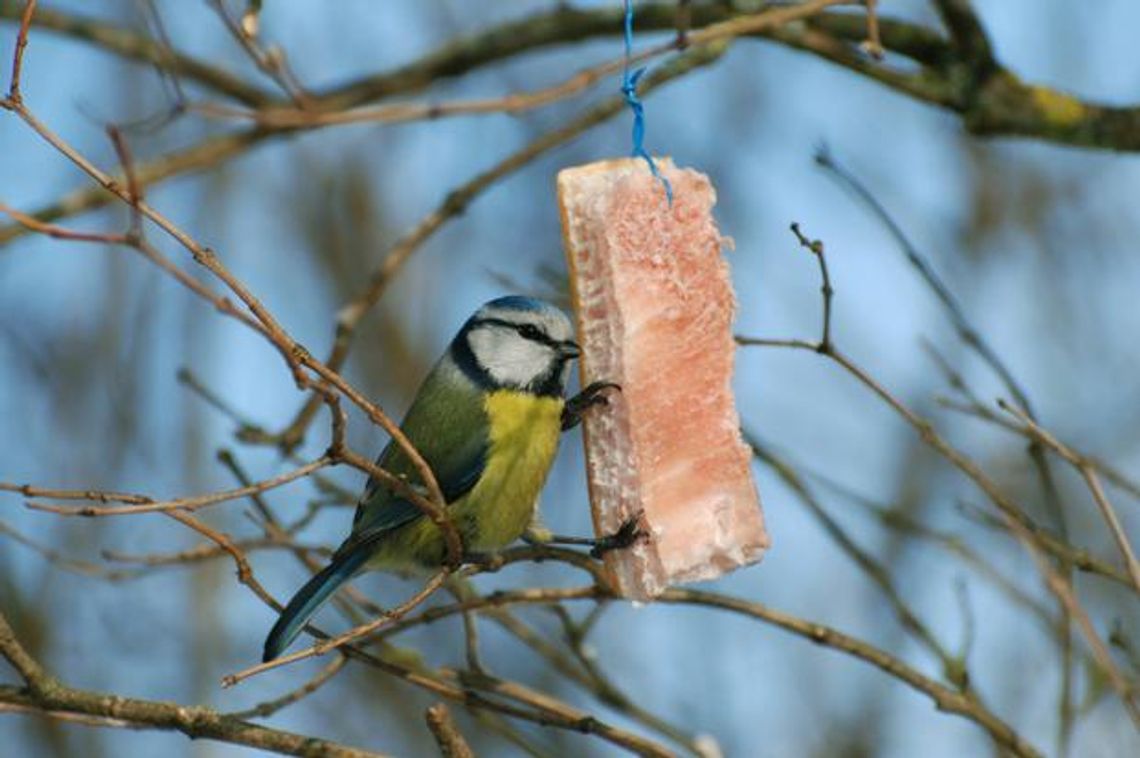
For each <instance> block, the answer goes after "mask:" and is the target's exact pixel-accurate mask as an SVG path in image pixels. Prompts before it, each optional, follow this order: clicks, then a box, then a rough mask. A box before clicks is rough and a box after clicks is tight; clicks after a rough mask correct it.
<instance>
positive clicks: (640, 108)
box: [621, 0, 673, 207]
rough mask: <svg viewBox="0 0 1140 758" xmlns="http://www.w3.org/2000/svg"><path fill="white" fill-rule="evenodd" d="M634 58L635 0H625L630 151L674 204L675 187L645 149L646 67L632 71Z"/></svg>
mask: <svg viewBox="0 0 1140 758" xmlns="http://www.w3.org/2000/svg"><path fill="white" fill-rule="evenodd" d="M632 58H633V0H625V68H624V70H623V71H622V75H621V93H622V95H624V96H625V102H626V104H627V105H629V109H630V110H631V111H633V151H632V152H631V153H630V154H631V155H632V156H633V157H635V158H644V159H645V162H646V163H648V164H649V170H650V171H651V172H653V175H654V176H655V177H657V179H658V180H659V181H660V182H661V184H662V185H664V187H665V197H666V198H668V199H669V205H670V207H672V205H673V187H672V185H670V184H669V180H668V179H666V178H665V176H664V175H663V174H662V173H661V172H660V171H658V170H657V163H656V162H655V161H654V160H653V156H651V155H650V154H649V153H648V152H647V151H646V150H645V105H644V104H643V103H642V102H641V99H640V98H639V97H638V96H637V83H638V82H639V81H640V80H641V77H642V75H644V74H645V67H644V66H643V67H641V68H639V69H636V70H634V71H630V69H629V62H630V60H632Z"/></svg>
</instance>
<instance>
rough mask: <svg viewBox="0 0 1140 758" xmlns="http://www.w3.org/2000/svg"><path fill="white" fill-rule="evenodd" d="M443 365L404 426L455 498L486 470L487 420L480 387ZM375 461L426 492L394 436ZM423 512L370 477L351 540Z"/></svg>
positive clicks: (383, 530)
mask: <svg viewBox="0 0 1140 758" xmlns="http://www.w3.org/2000/svg"><path fill="white" fill-rule="evenodd" d="M441 368H442V367H437V368H436V370H434V371H433V372H432V373H431V374H430V375H429V376H428V378H427V379H426V380H425V381H424V384H423V386H422V387H421V388H420V392H419V394H418V395H417V396H416V399H415V401H414V402H413V403H412V407H411V408H409V409H408V414H407V416H405V417H404V422H403V423H402V424H401V425H400V428H401V429H402V430H403V432H404V434H406V435H407V437H408V439H409V441H410V442H411V443H412V445H413V446H415V448H416V449H417V450H418V451H419V453H420V455H422V456H423V457H424V459H425V460H426V461H427V463H428V465H429V466H431V470H432V472H433V473H434V474H435V477H436V481H437V482H438V483H439V487H440V489H441V490H442V491H443V496H444V499H445V500H446V501H447V502H448V503H453V502H455V501H456V500H458V499H459V498H461V497H462V496H463V495H465V494H467V492H468V491H469V490H470V489H471V488H472V487H474V486H475V483H476V482H477V481H478V480H479V477H480V475H481V474H482V473H483V467H484V465H485V463H486V458H487V447H488V440H489V436H488V431H489V423H488V420H487V414H486V411H485V410H484V408H483V393H482V392H481V391H480V390H479V388H477V387H476V386H474V385H473V384H471V383H470V382H468V381H467V380H466V379H465V378H463V377H459V376H456V374H454V373H449V372H447V371H446V370H441ZM376 462H377V465H379V466H380V467H381V468H383V469H385V470H387V471H389V472H391V473H392V474H395V475H396V476H402V477H406V480H407V482H408V483H409V484H410V485H412V486H413V487H414V488H415V489H416V490H417V491H420V492H423V493H424V494H425V495H426V494H427V488H426V487H424V486H423V484H422V482H421V480H420V476H419V473H418V472H417V471H416V467H415V465H413V463H412V462H411V460H410V459H409V458H408V456H407V454H406V453H405V452H404V450H403V448H401V447H400V446H399V445H398V444H396V443H395V442H389V443H388V446H387V447H386V448H384V452H382V453H381V454H380V457H379V458H378V459H377V461H376ZM422 517H423V511H421V510H420V508H419V507H418V506H417V505H416V504H415V503H413V502H411V501H410V500H408V499H406V498H403V497H400V496H399V495H398V494H396V493H395V492H393V491H392V490H390V489H389V488H388V487H387V486H386V485H384V484H383V483H382V482H379V481H377V480H375V479H373V478H371V477H370V478H369V480H368V484H367V485H366V486H365V488H364V494H363V495H362V496H361V498H360V503H359V504H358V505H357V508H356V517H355V518H354V520H353V525H352V536H351V537H350V539H349V542H351V543H353V544H359V543H361V542H369V541H372V540H374V539H376V538H377V537H379V536H380V535H382V534H384V533H386V532H389V531H391V530H393V529H396V528H398V527H401V526H404V525H405V524H408V523H411V522H412V521H414V520H416V519H418V518H422ZM346 546H347V544H346Z"/></svg>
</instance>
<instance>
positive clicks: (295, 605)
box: [261, 544, 372, 661]
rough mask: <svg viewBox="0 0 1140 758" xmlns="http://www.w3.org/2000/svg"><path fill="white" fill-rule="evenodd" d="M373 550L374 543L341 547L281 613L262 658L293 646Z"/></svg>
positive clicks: (264, 659) (274, 656)
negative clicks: (342, 548) (322, 607)
mask: <svg viewBox="0 0 1140 758" xmlns="http://www.w3.org/2000/svg"><path fill="white" fill-rule="evenodd" d="M371 553H372V551H371V549H370V545H367V544H361V545H356V546H355V549H350V550H345V551H343V552H342V551H337V554H336V555H334V556H333V559H332V563H330V564H329V565H328V566H325V568H324V569H322V570H321V572H320V573H318V574H316V575H314V576H313V578H312V579H310V580H309V581H308V582H306V583H305V586H304V587H302V588H301V589H300V590H298V591H297V594H296V595H294V596H293V599H292V600H290V601H289V604H288V605H286V606H285V610H283V611H282V612H281V617H280V618H278V619H277V623H276V624H274V625H273V628H272V629H271V630H270V631H269V636H268V637H266V638H265V652H264V653H263V654H262V657H261V660H262V661H271V660H273V659H274V658H276V657H277V656H279V655H281V653H282V652H284V650H285V648H287V647H289V643H291V642H292V641H293V640H294V639H296V638H297V635H298V634H300V633H301V629H302V628H303V627H304V626H305V624H307V623H308V621H309V619H311V618H312V617H313V614H314V613H316V612H317V611H318V610H320V607H321V606H322V605H324V604H325V603H326V602H327V601H328V599H329V598H331V597H332V596H333V593H334V592H336V591H337V588H338V587H340V586H341V585H342V584H344V583H345V582H347V581H348V580H349V579H351V578H352V576H353V575H354V574H355V573H356V572H357V571H358V570H359V569H360V567H361V566H363V565H364V564H365V562H367V560H368V558H369V556H370V555H371Z"/></svg>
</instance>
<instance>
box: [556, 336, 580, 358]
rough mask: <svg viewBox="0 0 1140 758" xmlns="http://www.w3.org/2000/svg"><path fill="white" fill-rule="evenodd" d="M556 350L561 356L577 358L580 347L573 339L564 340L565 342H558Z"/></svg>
mask: <svg viewBox="0 0 1140 758" xmlns="http://www.w3.org/2000/svg"><path fill="white" fill-rule="evenodd" d="M558 352H560V353H561V354H562V357H563V358H571V359H572V358H577V357H578V356H579V355H581V354H582V348H581V347H579V346H578V343H577V342H575V341H574V340H566V341H565V342H559V343H558Z"/></svg>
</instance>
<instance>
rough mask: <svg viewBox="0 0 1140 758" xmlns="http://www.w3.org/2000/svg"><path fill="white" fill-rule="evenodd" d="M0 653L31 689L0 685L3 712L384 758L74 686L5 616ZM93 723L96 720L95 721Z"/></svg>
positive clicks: (290, 750)
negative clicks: (41, 660)
mask: <svg viewBox="0 0 1140 758" xmlns="http://www.w3.org/2000/svg"><path fill="white" fill-rule="evenodd" d="M0 654H2V655H3V656H4V657H5V658H6V659H7V660H8V661H9V662H10V663H11V664H12V665H13V666H14V667H15V669H16V670H17V671H18V672H19V673H20V675H21V676H22V677H23V679H24V682H25V684H26V686H24V687H14V686H11V685H0V710H3V709H4V706H9V707H11V708H12V709H14V710H15V709H18V710H21V711H26V712H33V713H39V714H42V715H44V716H46V717H49V718H69V717H75V716H79V717H88V718H86V719H81V720H80V723H88V724H97V723H99V720H104V721H107V722H108V723H107V725H109V726H131V727H136V728H152V729H157V730H171V731H177V732H182V733H183V734H185V735H186V736H187V737H190V738H192V739H203V738H204V739H212V740H218V741H220V742H229V743H232V744H235V745H246V746H249V747H256V748H261V749H262V750H269V751H272V752H275V753H281V754H283V755H300V756H312V758H317V757H318V756H320V758H331V757H335V758H377V756H379V755H380V754H379V753H373V752H369V751H367V750H360V749H358V748H352V747H348V746H346V745H341V744H338V743H336V742H329V741H327V740H322V739H317V738H315V737H308V736H306V735H303V734H295V733H293V732H285V731H281V730H279V729H271V728H269V727H264V726H258V725H257V724H251V723H249V722H248V721H242V720H241V719H237V718H233V717H232V716H226V715H223V714H220V713H218V712H217V711H215V710H213V709H212V708H205V707H203V706H197V705H190V706H188V705H179V704H178V703H170V702H163V701H155V700H141V699H138V698H131V697H122V696H120V695H115V694H112V693H109V692H96V691H94V690H82V689H76V688H72V687H68V686H66V685H64V684H61V683H60V682H59V681H57V680H56V679H55V678H54V677H52V676H51V675H50V674H48V673H47V672H46V671H45V670H44V669H43V668H42V667H41V666H40V665H39V664H38V663H37V662H36V661H35V660H34V659H33V658H32V657H31V656H30V655H29V654H28V652H27V651H26V650H25V649H24V647H23V646H22V645H21V644H20V642H19V640H17V639H16V635H15V632H13V630H12V627H11V626H9V624H8V621H7V619H5V618H4V616H3V615H2V614H0ZM91 718H94V719H96V721H91V720H90V719H91ZM72 720H75V719H72Z"/></svg>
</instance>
